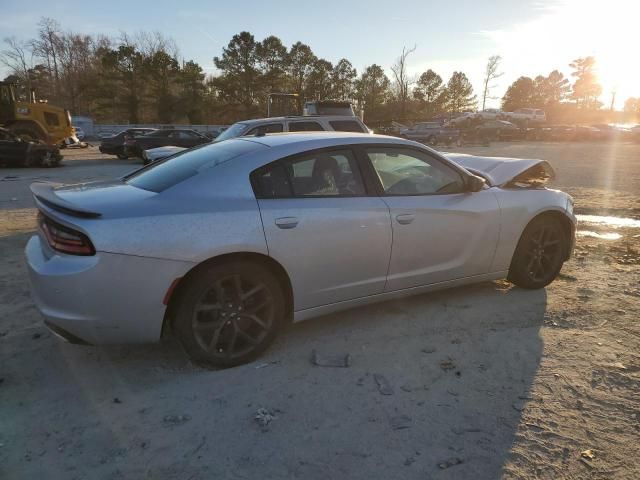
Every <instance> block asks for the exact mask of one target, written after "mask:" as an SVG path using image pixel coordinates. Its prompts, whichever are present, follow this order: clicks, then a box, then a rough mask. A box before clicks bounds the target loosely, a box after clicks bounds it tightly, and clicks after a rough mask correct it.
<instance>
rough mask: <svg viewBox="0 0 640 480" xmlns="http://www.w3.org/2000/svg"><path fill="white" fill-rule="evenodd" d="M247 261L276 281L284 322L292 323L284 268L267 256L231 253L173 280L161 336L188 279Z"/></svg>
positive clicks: (169, 324)
mask: <svg viewBox="0 0 640 480" xmlns="http://www.w3.org/2000/svg"><path fill="white" fill-rule="evenodd" d="M237 261H247V262H252V263H256V264H259V265H262V266H264V267H266V268H267V269H269V270H270V271H271V272H272V273H273V274H274V275H275V276H276V278H277V279H278V281H279V283H280V286H281V288H282V291H283V293H284V296H285V301H286V318H285V321H286V322H288V323H291V322H292V321H293V287H292V285H291V279H290V278H289V275H288V274H287V271H286V270H285V269H284V267H283V266H282V265H281V264H280V263H279V262H277V261H276V260H274V259H273V258H272V257H270V256H268V255H264V254H262V253H256V252H233V253H225V254H221V255H217V256H215V257H211V258H208V259H207V260H204V261H202V262H200V263H198V264H197V265H195V266H194V267H192V268H191V269H190V270H189V271H188V272H186V273H185V274H184V275H183V276H182V277H179V278H177V279H175V280H174V283H173V284H172V286H171V288H170V289H169V291H168V292H167V297H168V298H167V299H166V300H165V301H166V303H167V308H166V310H165V314H164V319H163V322H162V334H161V336H163V337H164V336H166V334H167V333H169V331H170V330H171V328H172V322H173V320H174V318H175V311H176V308H177V306H178V303H179V302H180V298H181V296H182V292H183V291H184V290H183V289H184V288H185V287H186V285H188V282H189V279H190V278H191V277H193V276H194V275H195V274H197V273H198V272H199V271H201V270H202V269H204V268H207V267H210V266H212V265H221V264H224V263H230V262H237Z"/></svg>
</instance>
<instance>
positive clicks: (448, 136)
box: [400, 122, 460, 146]
mask: <svg viewBox="0 0 640 480" xmlns="http://www.w3.org/2000/svg"><path fill="white" fill-rule="evenodd" d="M400 137H402V138H406V139H407V140H413V141H415V142H421V143H426V144H429V145H432V146H435V145H437V144H439V143H444V144H445V145H450V144H452V143H454V142H456V141H457V140H458V139H459V138H460V131H459V130H458V129H457V128H456V127H455V126H454V125H447V126H442V125H441V124H440V123H438V122H418V123H416V124H415V125H414V126H413V127H410V128H403V129H401V130H400Z"/></svg>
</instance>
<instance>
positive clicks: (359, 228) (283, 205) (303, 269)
mask: <svg viewBox="0 0 640 480" xmlns="http://www.w3.org/2000/svg"><path fill="white" fill-rule="evenodd" d="M252 185H253V187H254V190H255V192H256V196H257V198H258V204H259V207H260V214H261V216H262V223H263V226H264V232H265V237H266V240H267V246H268V249H269V255H270V256H272V257H273V258H274V259H276V260H277V261H278V262H280V263H281V264H282V265H283V266H284V268H285V269H286V270H287V272H288V273H289V275H290V277H291V283H292V285H293V290H294V291H293V293H294V295H293V297H294V299H295V306H294V308H295V310H296V311H298V310H304V309H307V308H313V307H317V306H321V305H327V304H331V303H335V302H340V301H344V300H350V299H355V298H359V297H364V296H368V295H373V294H376V293H381V292H382V291H383V290H384V285H385V280H386V274H387V267H388V264H389V255H390V253H391V224H390V217H389V209H388V208H387V206H386V205H385V203H384V202H383V201H382V200H381V199H380V198H378V197H377V196H376V195H369V194H368V193H367V191H366V190H365V187H364V184H363V181H362V175H361V172H360V169H359V166H358V164H357V162H356V159H355V156H354V154H353V152H352V150H351V149H349V148H340V149H328V150H327V149H322V150H317V151H313V152H307V153H305V154H303V155H298V156H294V157H290V158H286V159H282V160H279V161H277V162H274V163H271V164H269V165H267V166H266V167H263V168H261V169H259V170H257V171H255V172H253V174H252Z"/></svg>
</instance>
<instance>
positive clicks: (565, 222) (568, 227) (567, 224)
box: [513, 210, 575, 261]
mask: <svg viewBox="0 0 640 480" xmlns="http://www.w3.org/2000/svg"><path fill="white" fill-rule="evenodd" d="M539 218H553V219H555V220H558V222H559V223H560V225H561V226H562V229H563V232H564V234H565V237H566V239H567V244H566V245H565V249H566V251H565V252H564V260H565V261H566V260H568V259H569V257H570V256H571V250H572V246H573V242H572V238H573V236H574V230H575V225H574V223H573V222H572V221H571V219H570V218H569V217H568V216H567V214H566V213H565V212H564V211H561V210H543V211H542V212H538V213H537V214H536V215H534V216H533V217H532V218H531V219H530V220H529V221H528V222H527V224H526V225H525V227H524V228H523V229H522V233H521V234H520V237H519V238H518V243H517V244H516V246H517V245H519V244H520V240H521V239H522V235H524V232H525V230H526V229H527V227H528V226H529V225H531V223H533V222H534V221H535V220H537V219H539ZM516 250H517V248H516ZM516 250H514V252H513V254H514V255H515V252H516Z"/></svg>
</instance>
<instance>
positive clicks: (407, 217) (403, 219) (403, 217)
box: [396, 213, 415, 225]
mask: <svg viewBox="0 0 640 480" xmlns="http://www.w3.org/2000/svg"><path fill="white" fill-rule="evenodd" d="M414 218H415V216H414V215H413V214H411V213H401V214H400V215H396V221H397V222H398V223H399V224H400V225H409V224H410V223H411V222H413V219H414Z"/></svg>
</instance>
